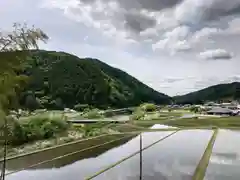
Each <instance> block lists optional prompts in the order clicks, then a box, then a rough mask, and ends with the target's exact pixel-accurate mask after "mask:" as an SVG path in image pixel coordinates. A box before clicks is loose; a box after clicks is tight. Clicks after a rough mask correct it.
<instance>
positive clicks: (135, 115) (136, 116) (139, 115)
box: [130, 109, 145, 120]
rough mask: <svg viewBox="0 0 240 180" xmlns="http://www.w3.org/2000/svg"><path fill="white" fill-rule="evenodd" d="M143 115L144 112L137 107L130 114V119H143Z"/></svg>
mask: <svg viewBox="0 0 240 180" xmlns="http://www.w3.org/2000/svg"><path fill="white" fill-rule="evenodd" d="M144 116H145V112H144V111H142V110H140V109H137V110H136V111H134V112H133V114H132V115H131V116H130V120H144Z"/></svg>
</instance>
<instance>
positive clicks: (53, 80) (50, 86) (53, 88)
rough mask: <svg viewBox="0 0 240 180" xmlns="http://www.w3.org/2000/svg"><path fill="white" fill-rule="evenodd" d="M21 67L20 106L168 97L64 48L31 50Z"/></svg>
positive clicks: (113, 103)
mask: <svg viewBox="0 0 240 180" xmlns="http://www.w3.org/2000/svg"><path fill="white" fill-rule="evenodd" d="M30 59H31V60H30V61H29V64H28V67H27V68H26V70H25V72H24V73H25V74H26V75H28V76H29V83H28V86H27V87H26V88H25V90H24V92H23V93H21V98H20V104H21V105H22V106H28V107H34V106H41V107H44V108H53V109H55V108H63V107H70V108H72V107H74V105H77V104H89V105H93V106H95V107H100V108H106V107H129V106H135V105H138V104H140V103H142V102H154V103H156V104H167V103H169V102H170V100H171V98H170V97H168V96H167V95H164V94H161V93H159V92H157V91H155V90H153V89H152V88H150V87H148V86H146V85H145V84H143V83H141V82H140V81H138V80H137V79H136V78H134V77H132V76H130V75H129V74H127V73H125V72H123V71H121V70H119V69H116V68H113V67H111V66H109V65H107V64H105V63H103V62H101V61H99V60H97V59H91V58H78V57H77V56H74V55H71V54H67V53H64V52H54V51H42V50H41V51H33V52H32V53H31V58H30Z"/></svg>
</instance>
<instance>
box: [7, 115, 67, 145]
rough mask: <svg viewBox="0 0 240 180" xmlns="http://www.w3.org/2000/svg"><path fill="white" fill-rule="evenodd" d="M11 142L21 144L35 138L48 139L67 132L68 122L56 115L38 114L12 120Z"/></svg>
mask: <svg viewBox="0 0 240 180" xmlns="http://www.w3.org/2000/svg"><path fill="white" fill-rule="evenodd" d="M12 124H13V125H11V126H10V127H12V128H11V129H10V130H11V133H10V134H11V136H10V137H9V144H11V145H20V144H23V143H26V142H31V141H35V140H41V139H47V138H51V137H54V136H56V135H57V134H59V133H62V132H65V131H66V130H67V129H68V127H69V126H68V123H67V122H66V121H65V120H64V119H63V118H62V117H61V116H59V115H58V116H56V115H51V116H49V115H47V114H43V115H36V116H31V117H28V118H26V119H23V120H18V121H16V120H14V121H13V120H12Z"/></svg>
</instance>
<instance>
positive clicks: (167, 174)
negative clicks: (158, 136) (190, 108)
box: [95, 130, 212, 180]
mask: <svg viewBox="0 0 240 180" xmlns="http://www.w3.org/2000/svg"><path fill="white" fill-rule="evenodd" d="M211 135H212V131H206V130H192V131H190V130H189V131H180V132H178V133H176V134H175V135H173V136H170V137H169V138H168V139H166V140H164V141H162V142H160V143H158V144H156V145H154V146H152V147H151V148H149V149H147V150H146V151H143V179H144V180H148V179H151V180H152V179H153V180H154V179H156V180H159V179H160V180H190V179H192V174H193V173H194V171H195V168H196V166H197V165H198V162H199V160H200V159H201V157H202V155H203V152H204V150H205V148H206V146H207V144H208V141H209V140H210V138H211ZM139 172H140V171H139V154H138V155H137V156H135V157H134V158H131V159H129V160H127V161H125V162H124V163H122V164H120V165H118V166H116V167H114V168H113V169H111V170H109V171H106V172H105V173H104V174H102V175H100V176H98V177H97V178H95V179H96V180H105V179H112V178H113V177H114V179H118V180H123V179H128V180H138V179H139Z"/></svg>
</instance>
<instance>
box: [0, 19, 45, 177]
mask: <svg viewBox="0 0 240 180" xmlns="http://www.w3.org/2000/svg"><path fill="white" fill-rule="evenodd" d="M46 40H48V36H47V35H46V34H45V33H44V32H43V31H42V30H41V29H39V28H35V27H34V26H33V27H31V28H29V27H28V26H27V25H26V24H23V25H21V24H17V23H15V24H14V25H13V31H12V32H3V31H1V30H0V63H1V66H0V127H3V128H1V129H3V131H4V132H3V131H1V132H0V134H1V140H2V138H3V139H4V144H5V146H4V157H5V158H6V146H7V118H6V114H8V109H9V108H10V107H11V103H12V102H13V101H14V100H15V99H16V95H17V92H18V91H19V90H20V89H21V88H22V87H23V85H25V84H26V80H27V78H26V76H24V75H22V73H21V72H23V70H24V67H25V65H26V63H25V62H26V61H27V60H28V55H29V53H30V51H28V50H29V49H38V41H44V42H46ZM5 158H4V159H5ZM5 165H6V163H5V160H4V163H3V168H2V173H1V179H4V178H5Z"/></svg>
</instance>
